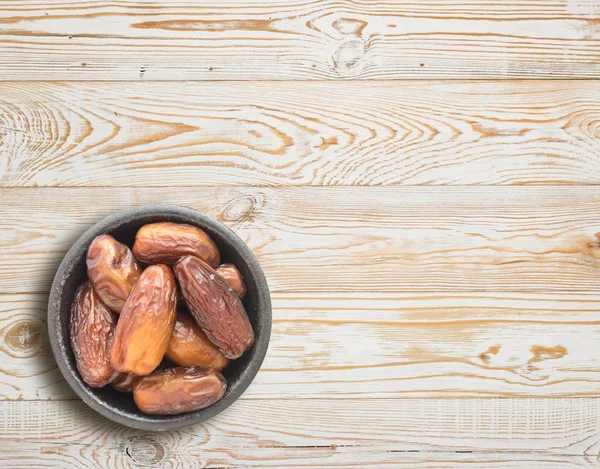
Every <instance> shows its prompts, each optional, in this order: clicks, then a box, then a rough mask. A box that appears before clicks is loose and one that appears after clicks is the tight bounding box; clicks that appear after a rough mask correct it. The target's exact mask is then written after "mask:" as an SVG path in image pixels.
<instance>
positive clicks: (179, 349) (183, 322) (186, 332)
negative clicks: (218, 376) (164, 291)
mask: <svg viewBox="0 0 600 469" xmlns="http://www.w3.org/2000/svg"><path fill="white" fill-rule="evenodd" d="M165 355H166V356H167V358H168V359H169V360H171V361H172V362H173V363H175V364H177V365H180V366H208V367H209V368H212V369H213V370H215V371H221V370H222V369H223V368H225V367H226V366H227V364H228V363H229V360H228V359H227V358H225V356H223V354H222V353H221V352H220V351H219V349H218V348H217V347H216V346H215V345H214V344H213V343H212V342H211V341H210V340H208V337H206V334H205V333H204V332H202V329H200V327H199V326H198V324H196V321H194V320H193V319H192V318H191V317H189V316H187V315H186V314H182V313H179V314H178V315H177V320H176V321H175V329H173V335H172V336H171V340H170V341H169V346H168V347H167V352H166V354H165Z"/></svg>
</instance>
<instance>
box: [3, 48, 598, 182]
mask: <svg viewBox="0 0 600 469" xmlns="http://www.w3.org/2000/svg"><path fill="white" fill-rule="evenodd" d="M599 50H600V47H599ZM599 63H600V61H599ZM1 73H2V72H0V74H1ZM0 96H1V97H2V98H1V99H0V185H1V186H113V187H114V186H140V187H147V186H149V185H150V186H165V187H173V186H186V185H194V186H197V185H215V184H229V185H243V186H248V185H281V184H283V185H393V184H403V185H476V184H486V185H487V184H506V185H508V184H598V183H600V82H597V81H578V82H576V81H557V82H547V81H546V82H544V81H534V82H529V81H526V82H523V81H512V82H475V83H473V82H472V83H468V82H466V83H465V82H463V83H444V82H442V83H426V84H423V83H420V82H419V83H411V82H406V81H402V82H378V83H369V85H368V86H364V85H363V84H361V83H346V84H344V86H342V87H340V86H339V85H337V84H335V83H311V82H304V83H284V82H280V83H273V82H272V83H261V82H252V83H244V82H238V83H227V84H224V83H203V84H198V83H196V84H191V83H177V84H173V83H127V84H124V83H106V84H102V83H93V84H92V83H14V84H13V83H3V84H0Z"/></svg>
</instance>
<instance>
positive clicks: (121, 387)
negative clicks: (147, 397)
mask: <svg viewBox="0 0 600 469" xmlns="http://www.w3.org/2000/svg"><path fill="white" fill-rule="evenodd" d="M139 378H140V377H139V376H137V375H134V374H133V373H119V376H117V377H116V378H115V380H114V381H113V382H112V383H110V385H111V386H112V387H113V388H115V389H116V390H117V391H121V392H132V391H133V387H134V386H135V383H137V381H138V379H139Z"/></svg>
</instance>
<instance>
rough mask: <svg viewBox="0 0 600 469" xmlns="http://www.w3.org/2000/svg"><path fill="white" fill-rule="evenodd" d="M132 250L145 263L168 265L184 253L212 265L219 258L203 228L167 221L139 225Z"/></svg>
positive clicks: (215, 247)
mask: <svg viewBox="0 0 600 469" xmlns="http://www.w3.org/2000/svg"><path fill="white" fill-rule="evenodd" d="M133 254H134V255H135V257H137V258H138V259H139V260H140V261H142V262H146V263H148V264H159V263H163V264H169V265H171V264H174V263H175V262H177V261H178V260H179V259H180V258H181V257H184V256H188V255H191V256H196V257H198V258H200V259H202V260H203V261H204V262H206V263H207V264H208V265H210V266H213V267H216V266H218V265H219V260H220V255H219V250H218V249H217V246H216V245H215V243H214V242H213V240H212V239H210V237H209V236H208V235H207V234H206V233H205V232H204V231H203V230H201V229H200V228H198V227H196V226H192V225H185V224H177V223H168V222H163V223H152V224H149V225H144V226H142V227H141V228H140V229H139V231H138V232H137V234H136V236H135V243H134V245H133Z"/></svg>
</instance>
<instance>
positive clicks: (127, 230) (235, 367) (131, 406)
mask: <svg viewBox="0 0 600 469" xmlns="http://www.w3.org/2000/svg"><path fill="white" fill-rule="evenodd" d="M161 221H170V222H174V223H187V224H190V225H195V226H198V227H200V228H202V229H203V230H204V231H206V232H207V233H208V235H209V236H210V237H211V238H212V239H213V240H214V242H215V244H216V245H217V247H218V248H219V251H220V252H221V262H223V263H225V262H231V263H233V264H235V266H236V267H237V268H238V269H239V270H240V272H241V273H242V275H243V277H244V282H245V284H246V288H247V295H246V297H245V298H244V301H243V303H244V307H245V308H246V312H247V313H248V317H249V319H250V322H251V323H252V327H253V329H254V333H255V335H256V339H255V344H254V345H253V346H252V348H251V349H250V350H248V351H246V352H245V353H244V354H243V355H242V356H241V357H240V358H238V359H237V360H233V361H231V362H230V363H229V365H228V366H227V368H225V369H224V370H223V372H222V373H223V376H224V377H225V379H226V380H227V384H228V386H227V391H226V392H225V395H224V396H223V398H222V399H221V400H220V401H219V402H217V403H215V404H213V405H212V406H210V407H208V408H206V409H202V410H199V411H195V412H188V413H185V414H179V415H173V416H160V415H147V414H144V413H143V412H141V411H140V410H139V409H138V408H137V407H136V405H135V403H134V402H133V395H132V394H131V393H122V392H119V391H116V390H115V389H113V388H112V387H110V386H105V387H103V388H91V387H89V386H88V385H87V384H85V383H84V382H83V381H82V380H81V378H80V376H79V373H78V372H77V367H76V364H75V357H74V355H73V351H72V349H71V344H70V340H69V317H70V308H71V302H72V301H73V298H74V296H75V291H76V289H77V287H78V286H79V285H80V284H81V283H83V282H84V281H85V280H86V279H87V273H86V262H85V259H86V253H87V248H88V247H89V245H90V243H91V241H92V240H93V239H94V238H95V237H96V236H97V235H99V234H102V233H107V234H110V235H112V236H113V237H114V238H115V239H117V240H118V241H120V242H122V243H125V244H127V245H128V246H129V247H132V246H133V241H134V239H135V234H136V232H137V230H138V229H139V228H140V227H142V226H143V225H145V224H147V223H155V222H161ZM48 325H49V333H50V339H51V343H52V348H53V351H54V354H55V357H56V359H57V363H58V365H59V367H60V368H61V371H62V372H63V374H64V375H65V378H66V379H67V381H68V382H69V384H70V385H71V386H72V387H73V389H74V390H75V392H77V394H78V395H79V396H80V397H81V398H82V399H83V400H84V401H86V402H87V403H88V404H90V406H92V407H93V408H94V409H95V410H97V411H98V412H100V413H101V414H103V415H105V416H106V417H109V418H111V419H113V420H116V421H118V422H120V423H123V424H125V425H128V426H132V427H135V428H142V429H146V430H164V429H169V428H177V427H180V426H184V425H189V424H192V423H197V422H200V421H202V420H205V419H207V418H210V417H212V416H213V415H215V414H217V413H218V412H220V411H221V410H223V409H224V408H226V407H228V406H229V405H230V404H231V403H232V402H233V401H235V400H236V399H237V398H238V397H239V396H240V395H241V394H242V393H243V391H244V390H245V389H246V387H247V386H248V385H249V384H250V382H251V381H252V379H253V378H254V376H255V375H256V373H257V372H258V369H259V368H260V364H261V363H262V361H263V358H264V356H265V354H266V349H267V345H268V341H269V336H270V331H271V306H270V297H269V293H268V287H267V284H266V280H265V278H264V275H263V273H262V270H261V269H260V266H259V265H258V262H257V261H256V259H255V257H254V255H253V254H252V253H251V252H250V250H249V249H248V247H247V246H246V245H245V244H244V243H243V242H242V241H241V240H240V239H239V238H238V237H237V236H236V235H235V234H234V233H233V232H232V231H231V230H229V229H228V228H227V227H225V226H224V225H222V224H221V223H219V222H217V221H216V220H214V219H212V218H210V217H207V216H205V215H203V214H201V213H199V212H196V211H194V210H191V209H186V208H183V207H173V206H150V207H140V208H138V209H134V210H130V211H127V212H120V213H117V214H115V215H112V216H110V217H108V218H107V219H105V220H103V221H102V222H100V223H98V224H97V225H95V226H94V227H92V228H91V229H90V230H88V231H87V232H86V233H84V234H83V235H82V237H81V238H80V239H79V240H78V241H77V242H76V243H75V244H74V245H73V246H72V248H71V249H70V250H69V252H68V253H67V255H66V256H65V259H64V260H63V263H62V264H61V266H60V268H59V271H58V273H57V275H56V278H55V281H54V284H53V286H52V292H51V297H50V303H49V309H48Z"/></svg>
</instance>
